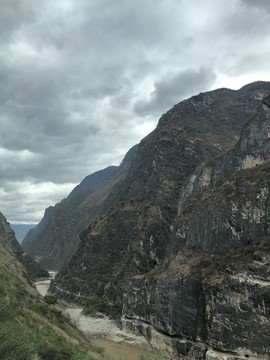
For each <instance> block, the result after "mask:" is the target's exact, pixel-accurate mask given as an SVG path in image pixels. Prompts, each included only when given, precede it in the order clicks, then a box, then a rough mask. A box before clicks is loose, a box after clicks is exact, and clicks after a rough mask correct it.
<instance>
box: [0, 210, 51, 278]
mask: <svg viewBox="0 0 270 360" xmlns="http://www.w3.org/2000/svg"><path fill="white" fill-rule="evenodd" d="M0 243H1V246H2V247H3V248H5V249H6V250H7V251H9V252H10V253H12V254H14V256H15V257H16V259H17V260H18V261H19V262H20V263H21V264H23V265H24V267H25V268H26V270H27V277H28V279H29V280H35V279H38V278H42V277H49V274H48V272H47V271H45V270H44V269H42V268H41V267H40V265H39V264H38V263H36V262H35V261H34V260H33V259H32V258H31V257H30V256H29V255H27V254H26V253H25V252H24V251H23V249H22V248H21V246H20V244H19V243H18V241H17V239H16V236H15V233H14V231H13V230H12V229H11V227H10V224H9V223H8V222H7V220H6V218H5V217H4V215H3V214H2V213H0Z"/></svg>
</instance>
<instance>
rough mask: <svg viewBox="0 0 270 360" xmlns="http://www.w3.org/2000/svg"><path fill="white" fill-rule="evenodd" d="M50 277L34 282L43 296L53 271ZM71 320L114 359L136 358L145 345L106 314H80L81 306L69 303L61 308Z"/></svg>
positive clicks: (127, 359)
mask: <svg viewBox="0 0 270 360" xmlns="http://www.w3.org/2000/svg"><path fill="white" fill-rule="evenodd" d="M49 273H50V276H51V278H50V279H46V280H43V281H38V282H36V283H35V286H36V289H37V291H38V292H39V293H40V294H41V295H42V296H45V295H46V293H47V291H48V289H49V286H50V283H51V279H53V278H54V277H55V274H56V273H55V272H52V271H51V272H49ZM61 309H62V310H63V312H64V313H65V314H66V316H68V317H69V318H70V319H71V321H72V322H73V323H74V324H75V325H76V327H78V329H79V330H81V331H82V332H83V333H84V334H85V335H86V336H87V337H89V339H91V341H92V343H93V344H95V345H97V346H99V347H102V348H104V349H105V351H106V353H107V354H108V355H110V357H111V358H112V359H114V360H120V359H121V360H138V358H139V354H140V352H141V348H146V347H147V342H146V340H145V339H144V338H143V337H141V336H136V335H134V334H133V333H129V332H126V331H123V330H121V329H120V328H119V327H118V326H117V323H116V322H115V321H113V320H111V319H109V318H108V317H107V316H104V315H101V314H99V315H98V316H96V317H92V316H84V315H82V310H83V309H82V308H81V307H78V306H75V305H69V306H65V307H64V308H61Z"/></svg>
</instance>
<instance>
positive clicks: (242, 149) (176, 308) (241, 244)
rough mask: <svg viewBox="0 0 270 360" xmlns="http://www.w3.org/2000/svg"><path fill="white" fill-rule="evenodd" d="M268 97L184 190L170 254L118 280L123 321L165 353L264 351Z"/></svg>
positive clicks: (269, 309)
mask: <svg viewBox="0 0 270 360" xmlns="http://www.w3.org/2000/svg"><path fill="white" fill-rule="evenodd" d="M269 99H270V96H269V95H268V96H266V97H265V98H263V100H262V103H261V105H260V106H259V107H258V110H257V112H256V114H255V115H254V116H253V117H252V119H251V120H250V121H249V122H248V123H247V124H246V125H245V127H244V129H243V132H242V134H241V136H240V140H239V142H238V143H237V144H236V145H235V147H234V148H233V149H232V150H231V151H229V152H228V153H226V154H225V155H222V156H220V157H218V158H216V159H214V160H212V161H210V162H209V163H206V164H205V165H204V166H201V167H199V168H198V169H197V170H196V171H195V173H194V174H193V175H192V176H191V177H190V179H189V180H188V181H187V184H186V186H184V187H183V190H182V197H181V198H180V202H179V208H178V216H177V218H176V221H175V224H174V231H175V236H174V239H173V241H172V248H171V256H172V257H173V259H172V260H171V261H170V262H169V263H168V264H167V265H166V264H164V266H163V268H160V269H159V270H158V271H156V272H154V271H152V272H151V273H148V274H144V275H140V276H137V277H133V278H131V279H130V283H129V284H128V286H127V287H126V291H125V293H124V308H123V323H124V324H125V326H127V327H129V328H131V329H133V330H134V331H136V332H139V333H143V334H144V335H145V336H146V337H147V338H148V339H149V341H150V342H151V343H152V344H153V346H155V347H156V348H158V349H160V350H161V351H162V350H163V351H164V352H169V353H170V354H171V355H172V356H175V357H177V356H179V355H189V356H193V357H194V358H195V359H224V360H225V359H244V358H250V359H268V358H269V356H270V340H269V326H270V302H269V299H270V271H269V264H270V239H269V233H270V227H269V226H270V221H269V209H270V202H269V200H270V199H269V190H270V178H269V173H270V172H269V171H270V152H269V127H270V107H269V105H268V101H269ZM246 159H248V161H247V160H246ZM254 159H255V160H254ZM257 159H260V161H258V160H257ZM206 174H207V176H206ZM173 254H175V255H174V256H173ZM214 254H217V255H214ZM165 265H166V266H165ZM149 284H151V285H149ZM144 304H146V306H144ZM143 310H144V311H143Z"/></svg>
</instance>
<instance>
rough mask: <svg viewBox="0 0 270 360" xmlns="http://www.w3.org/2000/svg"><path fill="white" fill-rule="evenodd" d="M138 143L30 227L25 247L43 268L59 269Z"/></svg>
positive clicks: (96, 213) (100, 205)
mask: <svg viewBox="0 0 270 360" xmlns="http://www.w3.org/2000/svg"><path fill="white" fill-rule="evenodd" d="M136 149H137V147H136V146H134V147H133V148H132V149H131V150H130V151H129V152H128V154H127V155H126V156H125V158H124V159H123V161H122V163H121V164H120V166H110V167H108V168H106V169H103V170H100V171H98V172H96V173H94V174H91V175H89V176H87V177H86V178H85V179H84V180H83V181H82V182H81V183H80V184H79V185H78V186H76V187H75V188H74V189H73V190H72V191H71V193H70V194H69V196H68V197H67V198H66V199H63V200H62V201H61V202H60V203H59V204H56V205H55V206H50V207H49V208H48V209H46V211H45V213H44V217H43V219H42V220H41V222H40V223H39V224H38V225H37V227H36V228H34V229H32V230H30V231H29V233H28V234H27V235H26V237H25V238H24V240H23V242H22V247H23V249H24V250H25V251H27V253H29V254H30V255H31V256H33V257H34V258H35V259H36V260H37V261H38V262H39V263H40V264H41V265H42V266H43V267H44V268H46V269H48V270H52V269H54V270H59V269H60V268H61V266H63V264H65V263H66V262H68V261H69V259H70V257H71V256H72V255H73V254H74V252H75V250H76V247H77V245H78V243H79V242H80V233H81V231H82V230H83V229H84V228H86V227H87V226H88V225H89V223H90V222H91V220H93V219H95V217H96V216H97V215H98V213H99V212H100V211H101V209H102V207H103V205H104V202H105V201H106V199H107V197H108V195H109V194H110V192H111V191H113V188H114V187H115V186H116V184H117V183H118V182H121V181H122V179H123V178H124V177H125V174H126V171H127V169H128V168H129V166H130V162H131V160H132V158H133V157H134V154H135V152H136Z"/></svg>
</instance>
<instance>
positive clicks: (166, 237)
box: [51, 82, 270, 302]
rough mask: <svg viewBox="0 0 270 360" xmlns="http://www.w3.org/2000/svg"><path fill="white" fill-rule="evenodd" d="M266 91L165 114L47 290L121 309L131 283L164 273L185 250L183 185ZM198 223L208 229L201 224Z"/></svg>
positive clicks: (220, 96) (230, 138)
mask: <svg viewBox="0 0 270 360" xmlns="http://www.w3.org/2000/svg"><path fill="white" fill-rule="evenodd" d="M269 90H270V84H269V83H263V82H258V83H254V84H250V85H248V86H246V87H244V88H242V89H240V90H238V91H233V90H229V89H219V90H216V91H211V92H208V93H204V94H200V95H198V96H195V97H193V98H191V99H189V100H186V101H183V102H182V103H180V104H178V105H176V106H174V107H173V109H171V110H170V111H168V112H167V113H166V114H165V115H163V116H162V117H161V119H160V121H159V124H158V126H157V129H156V130H155V131H153V132H152V133H151V134H150V135H148V136H147V137H146V138H145V139H144V140H142V142H141V143H140V146H139V149H138V151H137V153H136V156H135V158H134V160H133V162H132V165H131V168H130V171H129V173H128V175H127V177H126V179H125V180H124V181H123V182H122V183H121V186H119V187H118V191H117V192H115V193H114V197H113V198H111V200H112V201H111V203H110V202H108V203H107V207H106V208H105V209H104V211H103V212H102V214H101V215H100V216H99V217H97V218H96V219H95V221H94V222H92V223H91V225H90V227H89V229H88V230H86V231H85V232H84V234H83V238H82V241H81V243H80V244H79V246H78V249H77V252H76V254H75V255H74V256H73V257H72V259H71V261H70V262H69V264H68V266H66V267H64V268H63V269H62V270H61V271H60V273H59V275H58V277H57V278H56V281H55V282H54V283H53V284H52V288H51V289H52V291H54V292H57V293H58V295H59V296H62V297H65V298H67V299H72V300H76V301H85V299H87V298H88V297H91V296H94V295H98V296H104V297H105V298H107V299H108V300H111V301H117V302H122V291H123V288H125V287H126V286H127V283H128V279H129V278H130V277H131V276H133V275H136V274H138V275H139V274H145V273H148V272H149V271H151V270H152V269H155V268H158V267H160V266H162V264H163V262H164V261H165V262H166V261H167V259H169V258H170V257H171V255H172V254H173V253H177V251H178V250H179V247H181V244H182V245H183V246H186V239H185V238H184V240H183V239H182V238H181V236H178V238H177V236H176V235H175V233H176V231H175V227H176V224H178V225H177V229H178V231H177V233H181V232H180V230H179V229H180V228H181V223H179V221H178V218H179V219H180V218H181V215H182V212H181V211H180V210H179V204H181V202H182V199H183V190H184V189H185V188H186V185H187V181H188V179H189V178H190V177H191V176H192V175H193V174H194V173H197V172H198V171H199V170H198V169H200V168H201V167H202V166H203V165H204V163H207V162H209V161H211V159H214V158H215V157H216V156H218V155H220V154H222V153H224V152H226V151H229V150H230V149H231V148H232V147H233V146H234V145H235V143H236V142H237V140H238V137H239V134H240V130H241V128H242V127H243V125H244V124H245V123H246V122H247V120H248V119H249V118H250V117H251V116H253V115H254V114H255V112H256V108H257V106H258V105H259V104H260V101H261V99H262V97H263V96H264V95H265V94H266V93H267V91H269ZM215 215H216V214H215ZM198 216H199V215H198ZM183 221H186V219H184V220H183ZM216 221H217V223H218V224H219V219H218V218H217V220H216ZM181 222H182V220H181ZM201 222H205V223H207V220H206V219H205V217H202V220H201ZM195 225H196V224H195ZM195 225H194V227H195V229H197V227H196V226H197V225H196V226H195ZM217 226H218V225H217ZM194 231H197V232H199V230H194ZM200 236H201V237H203V234H201V235H200ZM224 239H225V235H224ZM222 241H223V240H222ZM191 247H192V245H191ZM194 281H195V280H194ZM187 298H188V296H187Z"/></svg>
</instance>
